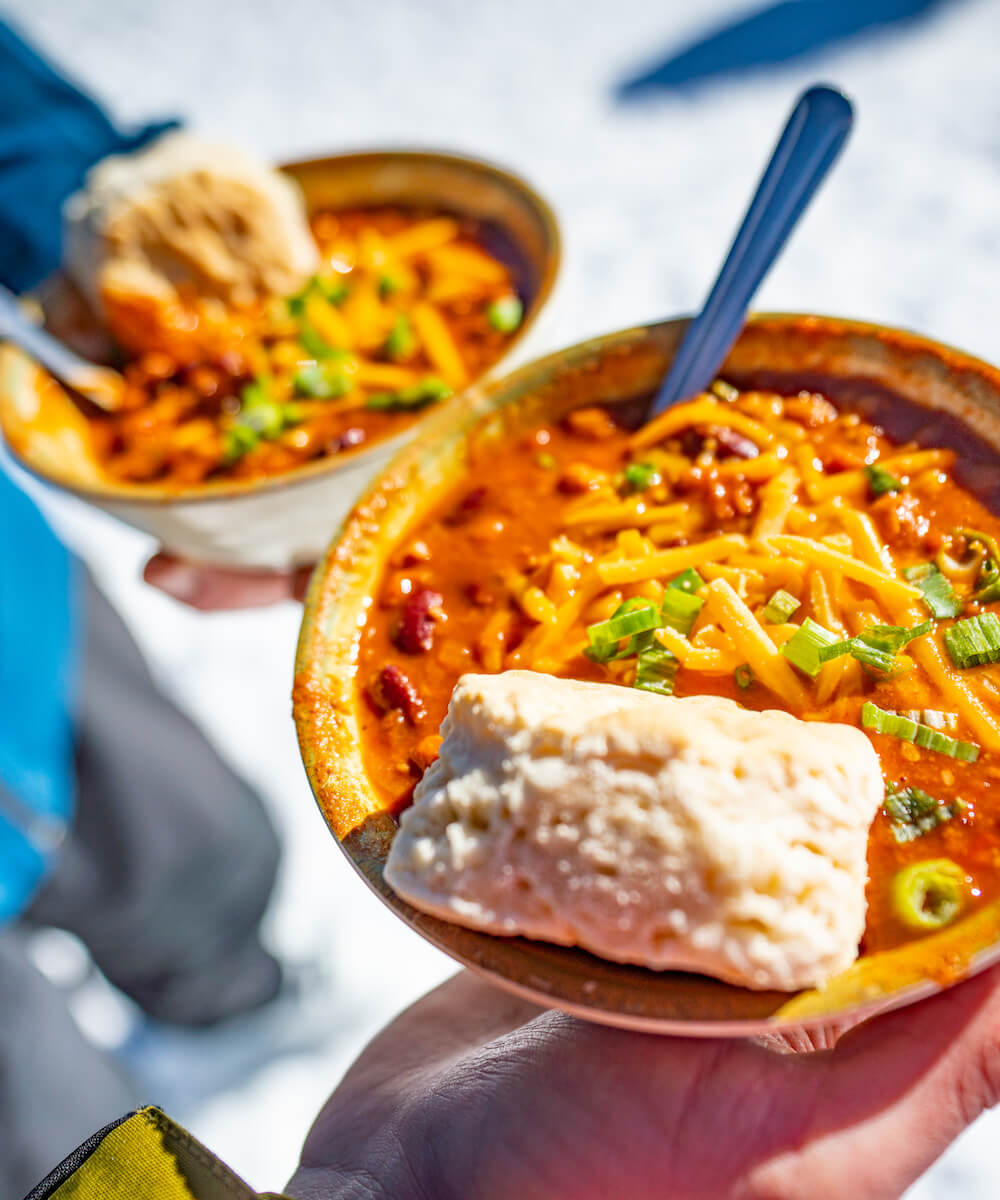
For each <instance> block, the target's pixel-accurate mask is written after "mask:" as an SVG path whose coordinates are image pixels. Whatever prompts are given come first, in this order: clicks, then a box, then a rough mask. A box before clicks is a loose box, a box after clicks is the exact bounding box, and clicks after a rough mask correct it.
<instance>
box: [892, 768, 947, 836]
mask: <svg viewBox="0 0 1000 1200" xmlns="http://www.w3.org/2000/svg"><path fill="white" fill-rule="evenodd" d="M964 808H965V805H964V804H963V803H962V801H961V800H956V801H955V802H954V804H946V803H945V802H944V801H943V800H938V799H936V797H934V796H931V795H929V794H928V793H927V792H925V791H924V790H923V789H922V788H918V787H903V786H902V785H901V784H898V783H890V784H889V785H888V787H887V788H886V790H885V811H886V814H887V815H888V817H889V820H890V822H891V823H892V833H893V836H894V837H895V839H896V841H897V842H912V841H915V840H916V839H917V838H918V837H922V836H923V835H924V834H925V833H930V831H931V830H932V829H936V828H937V827H938V826H939V825H943V824H944V823H945V821H950V820H951V819H952V817H955V816H957V815H958V814H959V813H960V812H961V811H962V810H963V809H964Z"/></svg>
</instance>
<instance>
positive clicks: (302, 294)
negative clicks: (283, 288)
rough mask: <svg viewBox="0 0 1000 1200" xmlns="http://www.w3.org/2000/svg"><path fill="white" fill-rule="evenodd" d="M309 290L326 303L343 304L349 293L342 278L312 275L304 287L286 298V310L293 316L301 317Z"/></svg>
mask: <svg viewBox="0 0 1000 1200" xmlns="http://www.w3.org/2000/svg"><path fill="white" fill-rule="evenodd" d="M310 292H318V293H319V295H321V296H322V297H323V299H324V300H326V301H327V303H328V304H334V305H338V304H343V303H344V301H345V300H346V299H347V297H348V296H349V295H350V288H349V287H348V286H347V284H346V283H344V281H343V280H342V279H327V278H326V277H325V276H323V275H313V276H312V277H311V278H310V279H309V281H308V282H307V283H306V285H305V287H304V288H302V289H301V291H298V292H296V293H295V295H294V296H289V297H288V299H287V300H286V302H285V303H286V305H287V307H288V312H289V314H290V315H291V316H293V317H301V316H302V315H303V313H304V312H305V310H306V299H307V298H308V296H309V293H310Z"/></svg>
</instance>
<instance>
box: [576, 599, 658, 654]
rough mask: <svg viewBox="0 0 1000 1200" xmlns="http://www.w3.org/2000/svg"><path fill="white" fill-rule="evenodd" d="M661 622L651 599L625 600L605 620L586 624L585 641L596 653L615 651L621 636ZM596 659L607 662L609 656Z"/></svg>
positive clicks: (644, 630)
mask: <svg viewBox="0 0 1000 1200" xmlns="http://www.w3.org/2000/svg"><path fill="white" fill-rule="evenodd" d="M661 624H662V617H661V614H660V610H659V609H658V608H657V607H656V605H655V604H654V603H653V601H652V600H641V599H638V598H636V599H634V600H626V601H625V603H624V604H620V605H619V606H618V608H616V609H615V611H614V613H613V614H612V615H611V616H610V617H609V618H608V619H607V620H606V621H598V622H597V623H596V624H595V625H588V626H587V641H588V642H589V643H590V647H589V649H590V650H592V651H594V652H595V653H596V654H602V655H603V654H605V653H606V652H607V651H608V649H609V648H610V649H611V651H612V652H613V653H614V652H617V649H618V643H619V642H620V641H621V640H622V638H627V637H631V636H632V634H635V633H645V632H646V631H647V630H652V629H659V628H660V625H661ZM598 661H603V662H608V661H610V656H609V657H607V658H601V659H599V660H598Z"/></svg>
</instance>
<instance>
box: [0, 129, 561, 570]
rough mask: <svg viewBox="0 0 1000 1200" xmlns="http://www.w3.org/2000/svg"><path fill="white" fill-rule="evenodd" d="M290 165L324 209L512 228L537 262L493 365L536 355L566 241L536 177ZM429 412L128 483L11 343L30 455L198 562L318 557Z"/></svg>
mask: <svg viewBox="0 0 1000 1200" xmlns="http://www.w3.org/2000/svg"><path fill="white" fill-rule="evenodd" d="M283 170H285V171H286V172H287V173H288V174H289V175H291V176H292V178H293V179H295V180H296V181H297V182H298V183H299V185H300V186H301V188H302V190H303V192H304V194H305V198H306V205H307V207H308V208H309V209H310V210H312V209H316V208H322V207H326V206H333V207H348V206H353V205H361V204H407V205H418V206H424V207H428V208H441V209H445V210H447V211H450V212H454V213H457V214H459V215H461V216H468V217H473V218H475V219H477V220H480V221H486V222H489V223H491V224H493V225H495V226H499V227H500V228H501V229H502V230H503V231H504V233H505V234H506V236H507V237H508V238H510V239H511V240H512V241H513V243H514V245H515V246H516V247H517V248H518V251H519V254H520V256H521V258H522V260H523V266H524V269H525V272H526V275H527V280H526V283H527V292H528V303H527V304H526V306H525V315H524V320H523V322H522V324H521V327H520V329H519V330H518V331H517V333H516V334H515V335H514V337H513V339H512V340H511V343H510V345H509V348H508V350H507V353H506V354H505V355H504V356H503V358H501V359H499V360H498V361H497V362H496V363H494V364H493V366H492V367H491V368H490V370H489V371H488V372H487V373H486V376H484V377H491V376H493V375H496V374H499V373H500V372H501V371H503V370H507V369H509V368H510V366H511V365H512V364H513V363H514V362H516V361H523V360H524V359H525V358H526V357H527V356H528V355H529V354H530V353H531V351H530V349H529V335H532V334H534V333H535V332H536V330H537V318H538V315H539V313H540V312H541V310H542V308H543V307H544V305H545V302H546V301H547V299H548V298H549V296H550V294H551V292H552V288H553V285H554V283H555V279H556V275H557V273H558V268H559V259H560V240H559V231H558V228H557V225H556V220H555V217H554V215H553V214H552V211H551V210H550V208H549V207H548V205H547V204H546V203H545V201H544V200H543V199H542V198H541V197H540V196H538V195H537V194H536V193H535V192H534V191H533V190H532V189H531V188H530V187H529V186H528V184H526V183H525V182H524V181H523V180H521V179H519V178H518V177H517V176H515V175H511V174H509V173H508V172H506V171H504V170H502V169H501V168H499V167H496V166H493V165H491V164H489V163H485V162H480V161H478V160H476V159H472V158H464V157H459V156H456V155H448V154H438V153H431V152H424V151H402V150H401V151H375V152H371V153H362V154H344V155H337V156H334V157H331V158H320V159H312V160H309V161H307V162H299V163H291V164H289V165H287V166H286V167H284V168H283ZM532 340H533V339H532ZM477 382H478V381H477ZM474 386H475V384H473V387H474ZM468 395H469V392H468V390H466V391H465V392H462V393H460V394H459V395H457V396H455V397H453V398H452V399H451V400H450V401H448V405H449V406H461V405H462V404H463V403H466V402H467V400H468ZM422 423H423V422H422V421H417V422H415V423H413V424H411V425H409V426H407V427H406V428H405V429H404V430H403V431H402V432H401V433H399V434H398V435H396V436H394V437H391V438H388V439H386V440H384V441H378V442H375V443H373V444H372V445H371V446H365V447H362V448H360V449H359V450H357V451H354V452H350V453H346V454H341V455H337V456H335V457H331V458H324V459H317V460H314V461H312V462H309V463H306V464H304V465H303V466H301V467H298V468H296V469H294V470H292V471H289V472H286V473H284V474H282V475H278V476H274V477H273V478H267V479H262V480H249V481H240V480H216V481H211V482H209V483H206V484H202V485H199V486H196V487H191V488H186V489H177V488H165V487H163V486H162V485H156V484H124V483H120V482H118V481H117V480H113V479H111V478H110V477H109V476H108V475H107V474H106V473H105V471H104V470H103V469H102V467H101V465H100V463H99V462H98V461H97V459H96V457H95V455H94V452H93V448H92V445H91V439H90V436H89V431H88V427H87V423H86V421H85V419H84V418H83V416H82V414H81V412H80V410H79V409H78V408H77V407H76V405H75V404H74V403H73V401H72V400H71V399H70V398H69V396H68V395H67V394H66V393H65V392H64V391H63V390H62V388H60V387H59V386H58V385H57V384H55V382H54V381H53V380H52V379H51V378H50V377H49V376H48V375H46V373H45V372H44V371H43V370H42V369H41V368H40V367H38V366H37V364H35V363H34V362H33V361H32V360H31V359H29V358H28V357H27V356H26V355H24V354H23V353H22V352H21V351H20V350H18V349H16V348H15V347H13V346H11V345H0V430H2V432H3V435H4V437H5V439H6V441H7V444H8V445H9V447H10V449H11V451H12V453H13V454H14V456H15V458H17V459H18V461H19V462H20V463H21V465H22V466H24V467H26V468H27V469H28V470H29V471H31V472H32V473H33V474H35V475H37V476H39V477H40V478H41V479H43V480H44V481H45V482H47V483H50V484H54V485H55V486H56V487H59V488H62V489H64V490H67V491H70V492H73V493H75V494H76V495H78V496H81V497H82V498H83V499H85V500H88V501H89V502H91V503H92V504H95V505H96V506H97V507H99V508H101V509H103V510H104V511H106V512H109V513H111V514H113V515H114V516H116V517H119V518H120V519H121V520H123V521H126V522H127V523H128V524H129V525H133V526H134V527H135V528H137V529H141V530H142V531H143V532H145V533H149V534H151V535H152V536H153V537H154V538H156V539H157V540H158V541H159V543H160V544H161V546H163V547H164V549H166V550H168V551H170V552H171V553H174V554H178V555H181V556H182V557H184V558H189V559H192V560H194V561H197V562H204V563H211V564H214V565H219V566H227V567H246V568H251V567H274V568H283V567H293V566H299V565H302V564H306V563H311V562H313V561H315V560H316V559H317V558H318V557H319V556H320V555H321V554H322V552H323V550H324V549H325V547H326V545H327V543H328V542H329V540H330V537H331V535H332V533H333V532H334V530H336V528H337V527H338V525H339V524H340V523H341V521H342V520H343V519H344V517H345V516H346V515H347V513H348V512H349V511H350V509H351V507H352V505H353V504H354V501H355V499H356V498H357V496H358V495H359V494H360V493H361V491H362V490H363V488H364V486H365V485H366V484H367V483H368V482H369V481H370V480H371V479H373V478H374V477H375V476H377V475H378V474H380V473H381V471H382V470H383V469H384V467H385V466H386V464H387V463H388V462H389V461H390V459H391V458H392V457H393V455H394V454H396V452H397V451H398V450H399V449H400V448H401V447H402V446H403V445H404V444H405V443H406V442H408V441H409V440H410V439H411V438H412V437H413V436H414V435H415V433H416V432H417V430H418V429H419V427H420V426H421V425H422Z"/></svg>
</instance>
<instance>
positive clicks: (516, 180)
mask: <svg viewBox="0 0 1000 1200" xmlns="http://www.w3.org/2000/svg"><path fill="white" fill-rule="evenodd" d="M379 160H384V161H385V162H386V163H391V162H394V161H395V162H401V163H409V164H413V165H420V164H422V163H423V164H440V165H442V166H446V167H451V168H457V169H459V170H468V171H470V172H471V173H472V174H475V175H478V176H481V177H482V178H484V179H489V180H492V181H493V182H494V183H499V184H500V185H501V186H502V187H503V188H505V189H507V190H508V191H510V192H513V193H515V194H516V195H518V196H519V197H520V198H521V199H522V200H523V201H524V202H525V203H526V205H527V206H528V208H530V209H531V210H532V211H533V213H534V215H535V217H536V218H537V219H538V221H539V224H540V226H541V228H542V230H543V232H544V237H545V241H546V243H547V250H546V253H545V259H544V262H543V265H542V270H541V274H540V277H539V281H538V287H537V289H536V291H535V294H534V295H533V297H532V300H531V303H530V304H529V305H528V306H527V308H526V309H525V312H524V317H523V319H522V321H521V324H520V325H519V326H518V328H517V330H516V332H515V333H514V335H513V337H512V338H511V340H510V341H509V342H508V343H507V347H506V349H505V351H504V353H503V354H502V355H501V356H500V358H498V359H497V360H496V361H495V362H493V363H491V364H490V365H489V366H488V367H487V368H486V370H485V371H483V372H482V373H481V374H480V375H478V376H477V377H476V378H475V379H472V380H470V381H469V382H468V383H467V384H466V385H465V387H463V388H462V389H461V390H460V391H458V392H456V393H455V394H454V395H452V396H449V397H448V399H447V400H446V401H445V402H444V403H443V404H441V405H439V406H436V407H435V408H432V409H431V410H430V411H429V412H428V413H427V414H425V415H424V416H423V417H418V418H417V419H416V420H415V421H413V422H412V423H411V424H409V425H407V426H405V427H404V428H403V429H401V430H400V431H399V432H398V433H394V434H390V435H388V436H387V437H383V438H380V439H378V440H377V441H374V442H372V443H371V444H370V445H364V446H359V447H358V448H357V449H356V450H352V451H349V452H348V453H347V454H338V455H330V456H328V457H324V458H318V459H312V460H310V461H308V462H305V463H301V464H300V465H299V466H296V467H293V468H291V470H289V471H283V472H281V473H280V474H277V475H267V476H264V477H262V478H260V479H246V480H220V481H217V482H212V483H208V484H198V485H196V486H194V487H185V488H166V487H163V486H161V485H152V484H151V485H147V484H128V483H115V482H114V481H112V480H102V481H101V482H100V483H92V484H84V483H72V482H69V481H68V480H66V479H64V478H62V477H61V476H59V475H58V474H55V473H53V472H50V471H47V470H44V469H43V468H41V467H40V466H38V464H36V463H33V462H30V461H28V459H27V458H25V457H24V456H22V454H21V452H20V450H19V449H17V448H16V447H15V446H13V445H11V444H10V442H9V441H7V440H6V439H4V440H5V444H6V446H7V449H8V450H9V451H10V454H11V456H12V457H13V458H14V460H15V461H16V462H17V464H18V466H19V467H21V468H23V469H24V470H26V471H27V472H28V473H29V474H31V475H33V476H34V477H35V478H36V479H39V480H41V481H42V482H43V483H47V484H51V485H52V486H54V487H58V488H59V489H60V490H62V491H64V492H69V493H70V494H71V495H74V496H78V497H80V498H81V499H83V500H90V501H95V502H98V503H105V504H107V503H116V504H128V505H132V506H135V507H138V508H163V507H172V506H175V505H181V504H185V505H186V504H206V503H211V502H212V501H224V500H233V499H237V498H240V497H246V496H249V495H254V496H257V495H261V494H264V493H267V492H275V491H280V490H283V489H284V488H286V487H294V486H297V485H300V484H307V483H311V482H312V481H313V480H315V479H317V478H320V477H323V476H326V475H330V474H333V473H336V472H337V471H339V470H342V469H346V468H348V467H350V466H352V465H354V464H356V463H360V464H363V463H364V462H366V461H367V460H368V459H369V458H375V457H377V456H378V455H379V454H380V453H381V454H382V455H383V456H384V455H385V454H386V452H387V451H390V452H392V453H393V454H395V453H396V452H397V451H398V450H400V449H401V448H402V447H404V446H405V445H406V444H408V443H409V442H410V441H411V440H412V439H413V438H415V437H417V436H418V430H419V429H420V428H421V427H422V426H423V425H424V424H425V423H426V422H427V421H428V420H429V419H434V418H435V417H436V416H437V415H438V414H439V413H440V412H442V411H443V410H444V409H445V408H449V407H451V406H452V405H461V403H462V401H463V398H464V397H465V396H466V395H467V393H468V392H469V390H470V389H471V388H473V387H477V386H479V385H481V384H483V383H484V382H486V381H487V380H492V379H495V378H498V377H499V376H500V374H501V372H502V371H503V369H504V367H505V366H507V365H508V364H509V362H510V359H511V358H512V356H513V355H514V354H515V353H516V352H517V350H518V349H519V348H520V346H521V345H522V344H523V342H524V341H525V339H526V338H527V336H528V334H529V333H530V332H531V331H532V329H533V328H534V327H535V325H536V324H537V322H538V319H539V317H540V315H541V313H542V311H543V310H544V309H545V308H546V306H547V305H548V303H549V301H550V300H551V299H552V295H553V292H554V290H555V286H556V283H557V282H558V279H559V277H560V273H561V270H562V265H563V239H562V234H561V232H560V226H559V220H558V218H557V216H556V213H555V210H554V208H553V207H552V205H551V204H550V203H549V201H548V200H547V199H546V198H545V197H544V196H543V195H542V193H541V192H539V191H538V190H537V189H536V188H535V187H534V186H533V185H532V184H531V183H529V182H528V181H527V179H525V178H524V177H523V176H522V175H520V174H518V173H517V172H516V171H514V170H512V169H511V168H509V167H507V166H504V165H502V164H500V163H495V162H492V161H490V160H489V159H486V158H480V157H477V156H475V155H466V154H460V153H457V152H454V151H447V150H438V149H423V148H414V147H398V148H397V147H393V146H389V147H386V148H384V149H379V148H376V149H359V150H348V151H344V152H343V153H337V154H330V155H318V156H315V157H311V158H304V159H294V160H291V161H288V162H282V163H279V164H277V170H279V171H282V172H283V173H285V174H289V175H294V174H295V173H296V172H298V171H303V172H305V171H309V170H312V169H321V168H324V167H332V168H336V167H338V166H342V167H348V166H350V165H351V164H354V163H360V164H364V163H376V162H378V161H379ZM4 344H5V343H3V342H2V341H0V346H3V345H4ZM8 345H9V343H8ZM13 349H14V351H15V352H16V353H17V355H18V356H19V359H20V362H21V364H22V366H23V368H24V369H25V370H31V371H32V373H33V375H35V376H37V373H38V372H42V374H44V371H43V369H42V368H41V367H40V366H38V364H36V363H35V361H34V360H33V359H32V358H30V357H29V356H28V355H26V354H25V353H24V352H23V351H20V350H18V348H17V347H13ZM26 378H27V376H26ZM16 386H20V385H18V384H15V387H16ZM23 386H32V385H31V384H30V383H25V384H24V385H23ZM0 414H2V408H0ZM2 433H3V421H2V416H0V436H2Z"/></svg>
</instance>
